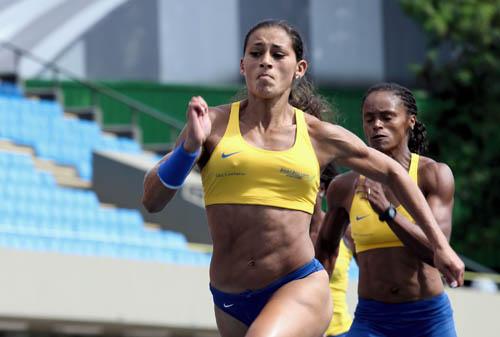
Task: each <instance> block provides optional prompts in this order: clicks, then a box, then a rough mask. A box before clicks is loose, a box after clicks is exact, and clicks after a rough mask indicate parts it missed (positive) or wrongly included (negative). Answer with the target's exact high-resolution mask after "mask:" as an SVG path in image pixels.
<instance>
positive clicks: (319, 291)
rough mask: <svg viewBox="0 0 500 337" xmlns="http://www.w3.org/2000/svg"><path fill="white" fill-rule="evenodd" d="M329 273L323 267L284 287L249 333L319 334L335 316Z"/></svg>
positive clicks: (258, 336) (253, 336)
mask: <svg viewBox="0 0 500 337" xmlns="http://www.w3.org/2000/svg"><path fill="white" fill-rule="evenodd" d="M332 310H333V309H332V301H331V300H330V290H329V287H328V274H327V273H326V272H325V271H324V270H322V271H318V272H315V273H313V274H311V275H309V276H307V277H305V278H303V279H299V280H295V281H292V282H290V283H287V284H285V285H284V286H283V287H281V288H280V289H279V290H278V291H276V293H274V295H273V297H271V299H270V300H269V302H268V303H267V304H266V306H265V307H264V309H263V310H262V311H261V313H260V314H259V316H258V317H257V319H256V320H255V321H254V322H253V324H252V325H251V326H250V328H249V330H248V333H247V335H246V336H247V337H263V336H266V337H270V336H272V337H295V336H297V337H320V336H321V335H322V334H323V332H324V331H325V330H326V328H327V327H328V323H329V322H330V319H331V317H332Z"/></svg>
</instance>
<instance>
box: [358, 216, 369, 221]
mask: <svg viewBox="0 0 500 337" xmlns="http://www.w3.org/2000/svg"><path fill="white" fill-rule="evenodd" d="M367 216H368V215H362V216H356V221H359V220H363V219H364V218H366V217H367Z"/></svg>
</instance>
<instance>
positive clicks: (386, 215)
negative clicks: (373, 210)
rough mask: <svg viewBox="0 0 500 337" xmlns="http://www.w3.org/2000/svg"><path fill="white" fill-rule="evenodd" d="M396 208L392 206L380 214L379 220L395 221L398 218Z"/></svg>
mask: <svg viewBox="0 0 500 337" xmlns="http://www.w3.org/2000/svg"><path fill="white" fill-rule="evenodd" d="M396 213H397V212H396V208H395V207H394V205H393V204H390V205H389V207H388V208H387V209H386V210H385V211H383V212H382V213H380V214H379V216H378V219H379V220H380V221H387V220H393V219H394V218H395V217H396Z"/></svg>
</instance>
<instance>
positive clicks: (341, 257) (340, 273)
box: [325, 240, 352, 336]
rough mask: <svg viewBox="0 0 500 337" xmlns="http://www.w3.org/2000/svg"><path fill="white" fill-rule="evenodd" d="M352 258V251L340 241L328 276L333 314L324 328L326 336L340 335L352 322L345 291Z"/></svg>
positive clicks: (347, 329)
mask: <svg viewBox="0 0 500 337" xmlns="http://www.w3.org/2000/svg"><path fill="white" fill-rule="evenodd" d="M351 260H352V252H351V250H350V249H349V248H347V246H346V245H345V244H344V241H343V240H341V241H340V246H339V254H338V256H337V260H336V262H335V268H334V269H333V273H332V276H331V277H330V293H331V297H332V301H333V316H332V320H331V321H330V325H329V326H328V329H327V330H326V332H325V334H326V335H327V336H341V335H343V334H344V333H346V332H347V331H349V327H350V326H351V323H352V317H351V315H350V314H349V311H348V308H347V300H346V292H347V285H348V283H349V265H350V263H351Z"/></svg>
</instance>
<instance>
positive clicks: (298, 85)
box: [238, 20, 334, 120]
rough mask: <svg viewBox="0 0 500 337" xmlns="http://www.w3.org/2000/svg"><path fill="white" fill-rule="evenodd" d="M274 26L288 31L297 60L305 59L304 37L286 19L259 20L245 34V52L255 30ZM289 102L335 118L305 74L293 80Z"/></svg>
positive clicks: (319, 117)
mask: <svg viewBox="0 0 500 337" xmlns="http://www.w3.org/2000/svg"><path fill="white" fill-rule="evenodd" d="M272 27H279V28H281V29H283V30H284V31H285V32H286V33H287V35H288V36H289V37H290V39H291V40H292V48H293V51H294V52H295V57H296V58H297V61H300V60H303V59H304V43H303V42H302V38H301V37H300V34H299V32H298V31H297V30H296V29H295V28H294V27H292V26H291V25H290V24H289V23H288V22H286V21H284V20H266V21H262V22H259V23H258V24H256V25H255V26H253V27H252V28H251V29H250V30H249V31H248V33H247V35H246V36H245V42H244V44H243V54H245V51H246V49H247V44H248V40H249V38H250V36H251V35H252V34H253V33H254V32H255V31H257V30H258V29H260V28H272ZM244 96H245V95H242V94H239V95H238V97H244ZM288 103H290V105H292V106H294V107H296V108H299V109H300V110H302V111H304V112H306V113H308V114H311V115H313V116H315V117H317V118H318V119H320V120H323V119H324V118H325V117H327V118H328V119H330V120H333V119H334V111H333V109H332V107H331V106H330V104H329V103H328V101H327V100H326V99H324V98H323V97H322V96H320V95H318V94H317V93H316V92H315V90H314V86H313V85H312V84H311V82H310V81H309V80H308V79H307V78H306V77H305V76H304V77H302V78H299V79H294V80H293V83H292V90H291V91H290V96H289V97H288Z"/></svg>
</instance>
